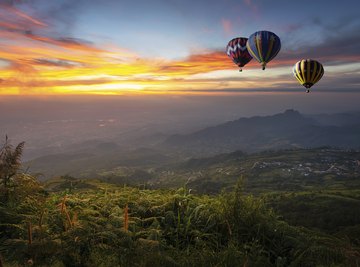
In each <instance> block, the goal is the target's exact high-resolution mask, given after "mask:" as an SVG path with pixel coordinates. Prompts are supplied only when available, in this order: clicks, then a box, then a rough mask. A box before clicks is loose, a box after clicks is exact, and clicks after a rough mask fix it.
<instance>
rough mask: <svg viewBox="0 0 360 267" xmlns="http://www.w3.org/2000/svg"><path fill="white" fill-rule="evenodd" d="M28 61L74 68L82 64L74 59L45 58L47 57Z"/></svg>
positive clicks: (34, 63)
mask: <svg viewBox="0 0 360 267" xmlns="http://www.w3.org/2000/svg"><path fill="white" fill-rule="evenodd" d="M29 63H30V64H33V65H41V66H50V67H61V68H74V67H79V66H82V64H81V63H79V62H75V61H69V60H61V59H47V58H37V59H34V60H32V61H31V62H29Z"/></svg>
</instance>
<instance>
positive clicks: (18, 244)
mask: <svg viewBox="0 0 360 267" xmlns="http://www.w3.org/2000/svg"><path fill="white" fill-rule="evenodd" d="M4 147H5V148H6V149H7V150H6V151H7V152H6V151H5V150H4V148H3V149H2V152H1V154H0V170H2V171H3V172H2V173H1V176H0V181H1V185H0V198H1V204H0V266H58V267H61V266H152V267H154V266H231V267H233V266H359V264H360V250H359V248H358V247H357V246H356V244H354V243H351V241H350V240H348V239H344V238H340V237H335V236H331V235H328V234H325V233H320V232H316V231H311V230H308V229H306V228H302V227H295V226H290V225H289V224H287V223H286V222H284V221H281V220H279V218H278V216H277V215H276V214H275V213H274V212H273V211H272V210H271V209H268V208H267V206H266V204H265V202H264V200H263V199H262V198H259V197H254V196H251V195H246V194H244V192H243V184H242V181H241V180H239V182H238V184H237V186H236V187H235V188H234V190H233V192H230V193H229V192H224V193H221V194H218V195H216V196H208V195H194V194H192V193H191V191H190V190H188V189H187V188H186V187H182V188H180V189H178V190H168V189H162V190H145V189H142V190H141V189H139V188H134V187H126V186H122V187H120V186H115V185H110V184H106V183H101V182H93V184H91V186H89V187H86V188H85V187H83V188H82V189H76V188H73V187H71V190H59V191H56V192H47V191H45V190H44V189H43V188H42V186H41V185H40V184H39V183H37V182H36V179H35V178H34V177H32V176H30V175H27V174H23V173H20V172H19V162H18V161H19V156H20V155H21V151H22V147H17V148H15V149H13V148H12V147H11V146H10V145H8V144H5V146H4ZM4 151H5V152H4ZM14 153H15V154H14ZM8 169H11V170H12V171H4V170H8ZM68 180H69V181H66V182H67V183H68V182H71V179H68ZM60 188H61V187H60Z"/></svg>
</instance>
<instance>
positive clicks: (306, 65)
mask: <svg viewBox="0 0 360 267" xmlns="http://www.w3.org/2000/svg"><path fill="white" fill-rule="evenodd" d="M293 73H294V76H295V78H296V79H297V80H298V81H299V83H300V84H301V85H303V86H304V87H305V88H307V89H309V88H310V87H311V86H313V85H314V84H315V83H317V82H318V81H319V80H320V79H321V77H322V76H323V75H324V67H323V65H322V64H321V63H320V62H318V61H316V60H313V59H303V60H300V61H298V62H297V63H296V64H295V65H294V68H293Z"/></svg>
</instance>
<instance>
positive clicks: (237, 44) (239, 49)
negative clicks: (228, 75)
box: [226, 37, 252, 71]
mask: <svg viewBox="0 0 360 267" xmlns="http://www.w3.org/2000/svg"><path fill="white" fill-rule="evenodd" d="M247 40H248V39H247V38H245V37H237V38H234V39H232V40H231V41H229V43H228V45H227V46H226V54H227V55H228V57H229V58H231V60H232V61H233V62H234V63H235V64H236V65H238V67H239V68H240V70H239V71H242V67H244V66H245V65H246V64H247V63H249V62H250V60H252V57H251V55H250V54H249V51H248V50H247V48H246V42H247Z"/></svg>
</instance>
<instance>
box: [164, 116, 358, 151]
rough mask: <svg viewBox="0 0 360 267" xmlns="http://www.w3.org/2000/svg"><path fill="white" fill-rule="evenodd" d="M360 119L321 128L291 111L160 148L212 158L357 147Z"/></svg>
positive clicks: (175, 139) (215, 128)
mask: <svg viewBox="0 0 360 267" xmlns="http://www.w3.org/2000/svg"><path fill="white" fill-rule="evenodd" d="M359 136H360V120H359V121H357V124H352V125H345V126H334V125H324V120H322V123H320V122H318V121H317V120H315V119H314V118H310V117H307V116H304V115H302V114H300V113H299V112H297V111H295V110H286V111H285V112H284V113H280V114H275V115H272V116H264V117H259V116H257V117H251V118H240V119H238V120H235V121H230V122H227V123H224V124H220V125H217V126H213V127H208V128H205V129H203V130H200V131H197V132H195V133H192V134H188V135H173V136H171V137H169V138H168V139H167V140H166V141H165V142H164V143H163V146H164V147H166V148H168V149H179V150H181V151H183V152H187V153H192V154H194V155H214V154H218V153H223V152H231V151H235V150H243V151H247V152H254V151H261V150H269V149H283V148H296V147H318V146H336V147H342V148H358V147H360V138H359Z"/></svg>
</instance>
